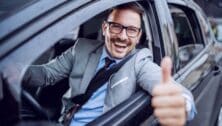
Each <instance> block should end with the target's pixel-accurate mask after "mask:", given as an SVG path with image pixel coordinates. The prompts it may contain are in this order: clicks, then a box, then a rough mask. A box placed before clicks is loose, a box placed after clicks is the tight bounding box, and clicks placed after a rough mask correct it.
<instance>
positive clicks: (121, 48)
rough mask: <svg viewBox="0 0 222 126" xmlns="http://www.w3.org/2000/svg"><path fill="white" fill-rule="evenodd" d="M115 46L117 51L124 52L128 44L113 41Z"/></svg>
mask: <svg viewBox="0 0 222 126" xmlns="http://www.w3.org/2000/svg"><path fill="white" fill-rule="evenodd" d="M113 44H114V46H115V50H116V51H117V52H123V51H125V49H126V48H127V45H126V44H123V43H113Z"/></svg>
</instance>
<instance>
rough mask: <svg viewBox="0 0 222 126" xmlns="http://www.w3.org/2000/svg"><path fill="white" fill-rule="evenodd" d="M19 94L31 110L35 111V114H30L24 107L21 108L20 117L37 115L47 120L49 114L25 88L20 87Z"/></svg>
mask: <svg viewBox="0 0 222 126" xmlns="http://www.w3.org/2000/svg"><path fill="white" fill-rule="evenodd" d="M21 96H22V98H23V100H25V101H26V102H27V103H28V105H29V106H30V107H31V108H32V110H33V111H34V112H35V114H31V113H30V112H29V110H26V109H25V108H23V109H22V112H21V116H22V118H31V117H35V116H38V117H40V118H41V119H43V120H49V115H48V114H47V113H46V111H45V110H44V108H43V107H42V106H41V105H40V104H39V103H38V101H37V100H36V99H35V98H34V97H33V96H32V95H31V94H30V93H28V92H27V91H26V90H24V89H22V91H21Z"/></svg>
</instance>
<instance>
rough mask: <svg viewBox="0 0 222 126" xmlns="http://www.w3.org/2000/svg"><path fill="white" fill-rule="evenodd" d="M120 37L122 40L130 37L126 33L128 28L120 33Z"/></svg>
mask: <svg viewBox="0 0 222 126" xmlns="http://www.w3.org/2000/svg"><path fill="white" fill-rule="evenodd" d="M119 38H120V39H121V40H126V39H127V38H128V35H127V33H126V29H125V28H124V29H123V30H122V31H121V32H120V33H119Z"/></svg>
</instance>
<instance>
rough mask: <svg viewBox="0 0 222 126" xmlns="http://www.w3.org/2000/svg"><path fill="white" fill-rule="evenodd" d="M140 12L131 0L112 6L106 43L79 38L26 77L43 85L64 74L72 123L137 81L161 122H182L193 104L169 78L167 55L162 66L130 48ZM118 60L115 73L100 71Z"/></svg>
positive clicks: (93, 114) (110, 103)
mask: <svg viewBox="0 0 222 126" xmlns="http://www.w3.org/2000/svg"><path fill="white" fill-rule="evenodd" d="M142 14H143V10H142V9H141V8H140V7H139V6H138V5H136V4H134V3H132V4H126V5H120V6H117V7H115V8H113V9H112V10H111V11H110V13H109V14H108V17H107V20H106V21H104V22H103V24H102V30H103V36H104V37H105V42H100V41H97V40H89V39H79V40H78V41H77V42H76V44H75V45H74V46H73V47H72V48H70V49H68V50H67V51H66V52H64V53H63V54H62V55H61V56H59V57H57V58H56V59H54V60H52V61H50V62H49V63H47V64H44V65H38V66H34V65H33V66H31V67H29V69H28V70H27V72H26V75H25V77H26V78H24V80H25V82H26V83H28V84H30V85H37V86H43V85H46V86H47V85H50V84H54V83H56V82H58V81H59V80H61V79H63V78H66V77H68V78H69V86H70V88H69V90H68V91H67V92H66V93H65V94H64V96H63V103H64V109H63V115H64V116H63V117H64V119H65V120H66V122H68V123H66V124H70V125H72V126H74V125H77V126H79V125H85V124H87V123H89V122H90V121H92V120H94V119H95V118H97V117H98V116H100V115H101V114H103V113H104V112H106V111H108V110H110V109H111V108H113V107H115V106H116V105H118V104H120V103H121V102H123V101H124V100H126V99H127V98H129V97H130V96H131V95H132V94H134V93H135V90H136V87H137V86H140V87H141V88H143V89H144V90H146V91H148V92H149V93H150V94H151V95H152V96H153V98H152V106H153V108H154V114H155V116H156V118H157V119H158V120H159V122H160V124H162V125H165V126H171V125H174V126H182V125H184V124H185V122H186V120H189V119H192V118H193V115H194V113H195V107H194V102H193V98H192V95H191V93H190V92H189V91H188V90H187V89H185V88H184V87H182V86H181V85H179V84H176V82H174V81H173V79H172V77H171V72H170V71H171V60H170V59H169V58H166V59H165V60H164V61H163V63H162V66H161V67H162V68H161V67H159V66H158V65H157V64H155V63H154V62H153V60H152V53H151V52H150V51H149V49H141V50H137V49H135V46H136V45H137V44H138V43H139V40H140V37H141V34H142V30H141V20H142V19H141V17H142ZM120 64H121V67H120V68H119V69H118V70H117V71H116V72H113V73H112V74H110V75H108V74H107V75H106V72H105V75H102V74H100V73H101V71H103V70H106V71H111V70H112V69H113V68H114V67H117V66H118V65H119V66H120ZM104 66H105V67H104ZM161 71H162V72H161ZM103 74H104V73H103ZM107 76H108V77H107ZM104 78H107V80H106V79H105V81H104ZM101 80H103V81H101ZM98 83H99V84H98ZM98 85H99V86H98Z"/></svg>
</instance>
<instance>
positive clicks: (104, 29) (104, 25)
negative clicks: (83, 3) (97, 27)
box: [102, 21, 107, 36]
mask: <svg viewBox="0 0 222 126" xmlns="http://www.w3.org/2000/svg"><path fill="white" fill-rule="evenodd" d="M106 29H107V24H106V22H105V21H103V23H102V33H103V36H105V32H106Z"/></svg>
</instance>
